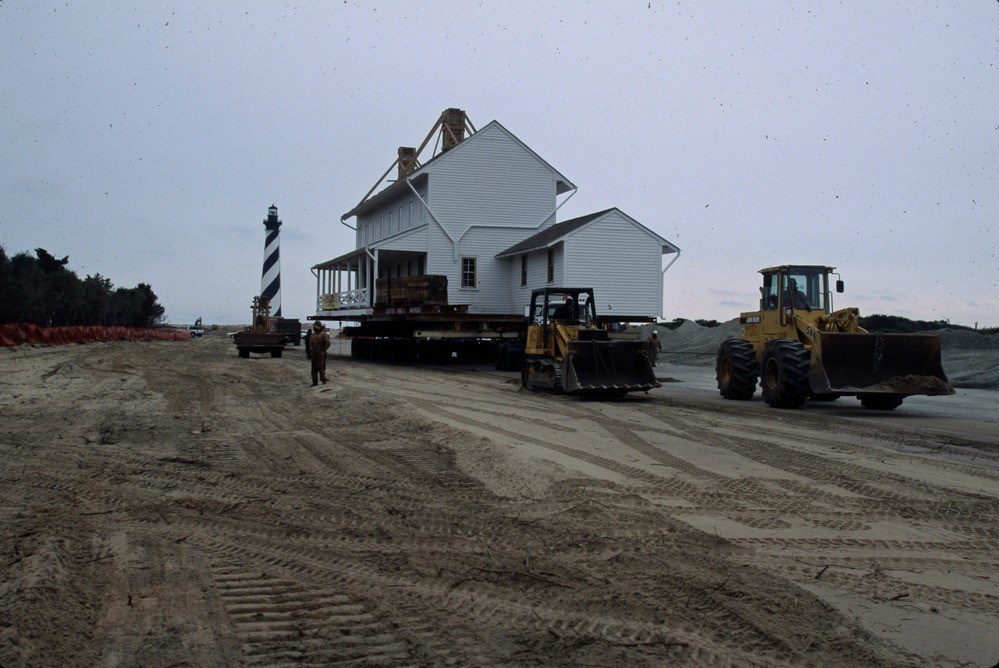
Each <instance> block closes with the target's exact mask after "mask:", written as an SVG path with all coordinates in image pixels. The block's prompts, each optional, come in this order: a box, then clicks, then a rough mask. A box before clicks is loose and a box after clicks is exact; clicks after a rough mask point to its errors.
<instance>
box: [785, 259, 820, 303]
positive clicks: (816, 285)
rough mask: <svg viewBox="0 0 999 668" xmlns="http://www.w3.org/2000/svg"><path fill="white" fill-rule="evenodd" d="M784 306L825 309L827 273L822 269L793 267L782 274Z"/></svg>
mask: <svg viewBox="0 0 999 668" xmlns="http://www.w3.org/2000/svg"><path fill="white" fill-rule="evenodd" d="M781 296H782V303H783V306H784V308H789V307H791V308H795V309H802V310H806V311H825V308H826V273H825V271H824V270H821V269H807V268H793V269H791V271H789V272H788V273H786V274H781Z"/></svg>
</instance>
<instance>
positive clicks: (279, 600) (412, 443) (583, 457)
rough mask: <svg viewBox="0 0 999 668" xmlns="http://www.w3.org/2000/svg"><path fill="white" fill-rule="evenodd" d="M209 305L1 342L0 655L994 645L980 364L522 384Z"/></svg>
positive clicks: (494, 658) (930, 656) (579, 657)
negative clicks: (884, 371)
mask: <svg viewBox="0 0 999 668" xmlns="http://www.w3.org/2000/svg"><path fill="white" fill-rule="evenodd" d="M330 368H331V371H332V372H333V373H332V376H331V377H332V382H331V383H330V384H328V385H326V386H320V387H318V388H313V387H311V386H310V385H309V384H308V381H307V376H308V367H307V362H306V360H305V359H304V355H302V353H301V352H300V351H298V350H293V351H289V353H288V354H286V356H285V357H284V358H282V359H271V358H266V357H256V356H254V357H253V358H251V359H248V360H241V359H239V358H238V357H237V356H236V351H235V349H234V347H233V346H232V345H231V344H230V343H229V342H228V339H226V338H225V337H224V336H222V335H221V334H218V333H213V334H211V335H209V336H206V337H204V338H202V339H197V340H194V341H191V342H187V343H167V342H154V343H110V344H95V345H87V346H66V347H61V348H44V347H38V348H34V347H20V348H16V349H9V350H0V449H2V459H0V489H2V490H3V494H2V496H0V519H2V536H0V551H2V552H0V558H2V559H3V562H2V563H3V568H2V571H0V665H3V666H19V665H30V666H45V665H53V666H54V665H60V666H61V665H87V666H91V665H106V666H119V665H120V666H135V665H144V666H172V665H278V664H322V665H329V664H339V663H343V664H356V665H400V664H403V665H456V666H472V665H522V664H526V665H573V666H580V665H594V666H607V665H615V664H616V665H627V666H646V665H649V666H651V665H664V664H673V663H676V664H687V665H740V666H741V665H802V664H810V665H844V666H846V665H851V666H852V665H937V666H950V665H953V666H958V665H978V666H991V665H993V664H995V663H996V661H997V660H999V634H996V633H995V630H996V628H997V627H999V567H997V566H999V556H997V554H999V552H997V548H999V528H997V523H996V520H997V516H999V501H997V498H999V484H997V483H999V428H997V427H999V425H997V421H999V411H996V407H997V405H999V401H997V398H999V394H997V393H996V392H994V391H989V390H980V389H978V390H976V389H969V390H961V391H960V392H959V393H958V394H957V395H955V396H952V397H939V398H927V399H921V400H917V399H910V400H908V401H907V402H906V403H905V404H904V405H903V406H902V407H901V408H899V409H898V410H896V411H894V412H891V413H886V414H877V413H872V412H870V411H865V410H863V409H861V408H860V407H859V404H858V403H857V402H856V401H855V400H847V399H841V400H840V401H837V402H835V403H825V404H814V405H809V406H807V407H806V408H804V409H802V410H798V411H776V410H773V409H769V408H768V407H766V406H765V405H764V404H763V402H762V401H761V400H760V399H759V398H758V397H757V398H756V399H755V400H753V401H749V402H725V401H723V400H722V399H721V398H720V397H718V395H717V392H715V391H714V390H713V379H712V371H711V369H710V367H708V366H704V365H703V364H702V365H700V366H690V365H675V364H662V365H660V367H659V368H658V372H659V375H660V376H661V377H663V378H664V379H667V378H669V379H673V380H675V381H676V382H666V383H664V386H663V387H662V388H660V389H657V390H654V391H653V392H651V393H649V394H648V395H639V396H629V397H628V398H626V399H624V400H621V401H616V402H604V401H581V400H576V399H572V398H566V397H559V396H544V395H542V396H539V395H535V394H531V393H527V392H521V391H518V387H517V382H516V377H515V375H514V374H509V373H500V372H495V371H493V370H491V369H489V368H488V367H475V368H469V367H456V368H447V367H420V366H415V367H390V366H382V365H375V364H371V363H365V362H361V361H355V360H350V359H338V360H333V361H331V364H330Z"/></svg>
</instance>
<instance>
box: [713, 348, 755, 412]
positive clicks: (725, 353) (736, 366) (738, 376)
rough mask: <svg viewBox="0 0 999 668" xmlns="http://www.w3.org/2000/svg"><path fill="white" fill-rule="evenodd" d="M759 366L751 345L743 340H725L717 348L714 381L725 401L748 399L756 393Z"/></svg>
mask: <svg viewBox="0 0 999 668" xmlns="http://www.w3.org/2000/svg"><path fill="white" fill-rule="evenodd" d="M758 375H759V365H758V364H757V363H756V353H754V352H753V344H751V343H750V342H749V341H745V340H743V339H726V340H725V341H722V343H721V345H720V346H718V357H717V359H716V361H715V379H716V380H717V381H718V391H719V392H721V395H722V396H723V397H725V398H726V399H736V400H744V399H749V398H751V397H752V396H753V394H754V393H755V392H756V379H757V377H758Z"/></svg>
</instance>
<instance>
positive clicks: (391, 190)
mask: <svg viewBox="0 0 999 668" xmlns="http://www.w3.org/2000/svg"><path fill="white" fill-rule="evenodd" d="M489 129H496V130H498V131H500V132H502V133H503V134H505V135H506V136H507V137H509V138H510V139H511V140H512V141H513V142H515V143H516V144H517V145H518V146H520V147H521V148H522V149H523V150H524V151H525V152H527V153H528V154H530V155H531V156H532V157H533V158H534V159H535V160H537V161H538V162H540V163H541V164H542V165H544V166H545V168H547V169H549V170H550V171H551V172H552V174H553V175H554V176H555V194H556V195H561V194H562V193H566V192H569V191H570V190H575V189H576V185H575V184H574V183H573V182H572V181H570V180H569V179H567V178H565V176H563V175H562V173H561V172H559V171H558V170H557V169H555V168H554V167H552V166H551V165H550V164H548V162H547V161H545V160H544V158H542V157H541V156H539V155H538V154H537V153H535V152H534V151H533V150H532V149H531V147H530V146H528V145H527V144H525V143H524V142H522V141H521V140H520V139H519V138H517V136H516V135H514V134H513V133H512V132H510V131H509V130H507V129H506V128H505V127H503V125H502V124H501V123H500V122H499V121H490V122H489V123H487V124H486V125H484V126H483V127H482V128H481V129H480V130H478V131H477V132H474V133H472V134H471V135H470V136H469V137H467V138H466V139H464V140H462V141H461V142H459V143H458V144H457V145H456V146H455V147H454V148H452V149H451V150H449V151H446V152H443V153H438V154H437V155H435V156H434V157H433V158H431V159H430V160H428V161H427V162H425V163H424V164H423V165H421V166H420V168H419V169H417V170H415V171H414V172H413V173H411V174H410V175H409V176H408V177H407V179H408V180H411V181H416V180H418V179H420V178H427V175H428V174H430V173H431V172H432V171H433V167H434V166H435V165H436V164H439V163H440V162H443V161H445V160H447V159H448V156H452V155H455V154H456V153H457V152H460V151H467V150H470V149H469V147H474V146H475V144H476V141H477V140H479V138H480V136H481V137H486V136H488V134H489V133H488V132H486V130H489ZM407 179H401V180H399V181H396V182H395V183H393V184H391V185H390V186H388V187H387V188H384V189H382V190H380V191H379V192H377V193H376V194H374V195H372V196H371V197H369V198H368V199H367V200H365V201H364V202H361V203H360V204H358V205H357V206H355V207H354V208H353V209H351V210H350V211H348V212H347V213H345V214H343V216H341V217H340V220H347V219H348V218H350V217H352V216H356V215H358V214H362V213H365V212H367V211H370V210H371V209H374V208H376V207H378V206H380V205H381V204H383V203H385V202H387V201H390V200H392V199H393V198H394V197H396V196H398V195H399V194H400V193H402V192H404V191H406V190H408V188H407V186H406V180H407Z"/></svg>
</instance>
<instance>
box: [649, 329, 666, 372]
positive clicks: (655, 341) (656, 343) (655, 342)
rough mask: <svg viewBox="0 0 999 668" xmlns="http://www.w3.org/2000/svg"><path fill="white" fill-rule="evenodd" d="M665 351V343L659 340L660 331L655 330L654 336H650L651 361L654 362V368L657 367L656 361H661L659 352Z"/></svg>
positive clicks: (653, 331)
mask: <svg viewBox="0 0 999 668" xmlns="http://www.w3.org/2000/svg"><path fill="white" fill-rule="evenodd" d="M662 349H663V342H662V341H660V340H659V330H658V329H653V330H652V334H650V335H649V361H650V362H652V366H655V365H656V361H657V360H658V359H659V352H660V351H661V350H662Z"/></svg>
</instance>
